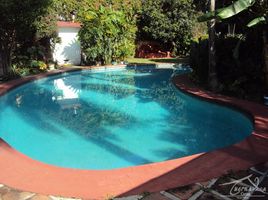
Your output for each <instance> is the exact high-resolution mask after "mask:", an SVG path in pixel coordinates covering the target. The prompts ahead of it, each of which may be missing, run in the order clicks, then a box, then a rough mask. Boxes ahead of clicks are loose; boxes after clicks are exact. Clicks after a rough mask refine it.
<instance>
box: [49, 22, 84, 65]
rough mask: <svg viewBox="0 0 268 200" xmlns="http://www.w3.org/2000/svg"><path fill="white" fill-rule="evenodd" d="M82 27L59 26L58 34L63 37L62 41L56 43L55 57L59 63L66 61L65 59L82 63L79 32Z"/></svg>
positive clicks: (74, 63) (73, 62)
mask: <svg viewBox="0 0 268 200" xmlns="http://www.w3.org/2000/svg"><path fill="white" fill-rule="evenodd" d="M79 29H80V28H76V27H58V36H59V37H60V38H61V43H60V44H56V46H55V49H54V52H53V58H54V61H57V62H58V64H60V65H62V64H64V63H66V62H65V61H64V60H67V59H68V60H69V61H68V62H67V63H70V64H73V65H80V63H81V47H80V44H79V41H78V32H79Z"/></svg>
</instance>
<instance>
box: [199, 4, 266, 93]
mask: <svg viewBox="0 0 268 200" xmlns="http://www.w3.org/2000/svg"><path fill="white" fill-rule="evenodd" d="M245 12H247V14H248V15H247V17H246V20H248V21H247V27H248V28H251V27H254V26H256V25H259V24H266V25H265V26H263V27H262V32H260V34H262V37H263V57H264V66H265V68H264V71H265V80H266V88H267V89H268V46H267V21H268V20H267V19H268V18H267V16H268V1H267V0H259V1H258V0H236V1H234V2H232V3H230V4H229V5H227V6H225V7H222V8H219V9H217V10H215V9H214V10H211V11H210V12H208V13H206V14H205V15H203V16H201V17H200V18H199V21H201V22H203V21H208V20H213V21H215V20H218V21H220V22H222V21H225V20H228V19H230V18H238V17H240V16H241V14H243V13H245ZM243 18H245V17H243ZM245 36H246V34H245ZM240 44H241V41H239V43H238V45H237V47H236V49H235V50H234V57H238V55H237V54H238V50H239V46H240ZM235 54H236V55H235Z"/></svg>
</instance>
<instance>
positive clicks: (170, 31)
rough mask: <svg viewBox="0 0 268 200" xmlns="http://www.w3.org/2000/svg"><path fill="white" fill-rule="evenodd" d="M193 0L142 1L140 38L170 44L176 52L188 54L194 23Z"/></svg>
mask: <svg viewBox="0 0 268 200" xmlns="http://www.w3.org/2000/svg"><path fill="white" fill-rule="evenodd" d="M194 14H195V11H194V6H193V2H192V0H147V1H143V2H142V11H141V17H140V20H139V27H140V33H139V35H140V36H139V39H141V40H144V39H146V40H155V41H158V42H161V43H163V44H165V45H167V46H169V47H170V48H171V49H172V50H173V53H174V54H179V53H181V54H186V53H187V52H188V50H189V46H190V41H191V39H192V27H193V25H194Z"/></svg>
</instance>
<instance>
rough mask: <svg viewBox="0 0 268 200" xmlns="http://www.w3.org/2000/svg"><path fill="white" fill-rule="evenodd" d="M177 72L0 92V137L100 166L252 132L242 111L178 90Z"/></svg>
mask: <svg viewBox="0 0 268 200" xmlns="http://www.w3.org/2000/svg"><path fill="white" fill-rule="evenodd" d="M172 73H173V69H161V68H145V67H144V68H129V69H117V70H108V71H107V70H106V71H80V72H72V73H68V74H63V75H57V76H53V77H48V78H45V79H41V80H38V81H34V82H30V83H27V84H25V85H23V86H20V87H18V88H16V89H14V90H12V91H10V92H9V93H7V94H6V95H4V96H2V97H0V109H1V113H0V137H1V138H3V139H4V140H5V141H6V142H7V143H9V144H10V145H11V146H12V147H13V148H15V149H17V150H18V151H20V152H22V153H24V154H26V155H28V156H29V157H31V158H33V159H36V160H39V161H41V162H44V163H48V164H52V165H56V166H61V167H67V168H78V169H98V170H101V169H114V168H122V167H129V166H136V165H143V164H147V163H153V162H160V161H165V160H170V159H175V158H180V157H184V156H187V155H192V154H196V153H200V152H208V151H212V150H215V149H219V148H222V147H226V146H229V145H232V144H234V143H237V142H239V141H241V140H243V139H244V138H246V137H247V136H249V135H250V134H251V132H252V129H253V125H252V122H251V121H250V119H248V118H247V117H246V116H245V115H243V114H242V113H239V112H237V111H235V110H232V109H230V108H226V107H223V106H219V105H216V104H212V103H208V102H205V101H201V100H198V99H195V98H193V97H190V96H188V95H185V94H183V93H181V92H180V91H178V90H177V89H176V88H174V86H173V85H172V83H171V82H170V78H171V75H172Z"/></svg>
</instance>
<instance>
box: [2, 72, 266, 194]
mask: <svg viewBox="0 0 268 200" xmlns="http://www.w3.org/2000/svg"><path fill="white" fill-rule="evenodd" d="M93 69H94V68H93ZM77 70H81V68H72V69H61V70H55V71H51V72H48V73H44V74H40V75H35V76H30V77H27V78H22V79H17V80H13V81H10V82H6V83H2V84H0V95H3V94H4V93H6V92H7V91H9V90H11V89H13V88H14V87H17V86H20V85H21V84H24V83H27V82H29V81H33V80H37V79H40V78H45V77H47V76H51V75H58V74H61V73H65V72H70V71H77ZM172 81H173V83H174V85H175V86H176V87H177V88H178V89H179V90H181V91H183V92H185V93H187V94H189V95H193V96H196V97H198V98H202V99H204V100H206V101H211V102H216V103H220V104H224V105H225V106H231V107H236V108H239V109H240V110H242V111H244V112H246V113H250V115H251V116H252V119H253V120H254V131H253V132H252V134H251V135H250V136H249V137H247V138H246V139H245V140H243V141H241V142H239V143H237V144H234V145H232V146H229V147H227V148H223V149H219V150H215V151H212V152H207V153H199V154H195V155H192V156H187V157H183V158H179V159H175V160H169V161H164V162H159V163H152V164H147V165H142V166H135V167H128V168H122V169H113V170H79V169H68V168H61V167H56V166H52V165H48V164H45V163H41V162H39V161H36V160H33V159H31V158H29V157H27V156H26V155H23V154H22V153H20V152H18V151H16V150H15V149H13V148H11V147H10V146H9V145H8V144H7V143H6V142H5V141H3V140H1V138H0V183H3V184H5V185H7V186H11V187H14V188H17V189H20V190H24V191H29V192H35V193H40V194H46V195H57V196H65V197H77V198H85V199H107V198H110V197H115V196H128V195H133V194H141V193H143V192H157V191H161V190H167V189H170V188H175V187H178V186H184V185H188V184H191V183H195V182H202V181H206V180H208V179H211V178H214V177H219V176H221V175H223V174H226V173H227V172H229V171H230V170H234V171H235V170H243V169H247V168H249V167H251V166H254V165H256V164H259V163H262V162H265V161H267V160H268V153H267V152H268V108H267V107H265V106H263V105H259V104H255V103H252V102H248V101H244V100H239V99H235V98H231V97H226V96H223V95H218V94H214V93H211V92H208V91H204V90H201V89H200V88H198V87H195V86H194V85H192V83H191V81H189V79H188V76H187V75H177V76H176V77H174V78H173V79H172Z"/></svg>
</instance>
